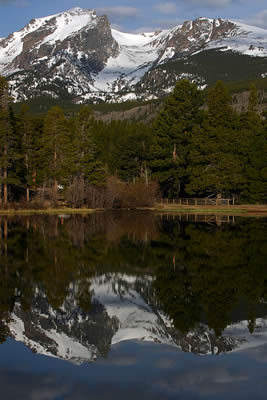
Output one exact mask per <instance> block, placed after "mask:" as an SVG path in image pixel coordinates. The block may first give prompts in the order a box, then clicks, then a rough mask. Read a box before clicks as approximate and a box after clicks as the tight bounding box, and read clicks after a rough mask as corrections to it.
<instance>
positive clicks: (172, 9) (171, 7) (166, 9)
mask: <svg viewBox="0 0 267 400" xmlns="http://www.w3.org/2000/svg"><path fill="white" fill-rule="evenodd" d="M154 9H155V10H157V11H159V12H160V13H161V14H166V15H171V14H175V13H176V11H177V7H176V4H174V3H169V2H167V3H159V4H156V5H155V6H154Z"/></svg>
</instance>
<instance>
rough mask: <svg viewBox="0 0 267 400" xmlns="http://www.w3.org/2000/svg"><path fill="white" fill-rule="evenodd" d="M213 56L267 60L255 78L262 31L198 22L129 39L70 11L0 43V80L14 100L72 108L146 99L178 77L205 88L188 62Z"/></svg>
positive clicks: (266, 38) (262, 51)
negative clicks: (58, 101) (59, 102)
mask: <svg viewBox="0 0 267 400" xmlns="http://www.w3.org/2000/svg"><path fill="white" fill-rule="evenodd" d="M211 51H213V52H215V53H214V54H216V55H217V54H218V53H219V52H224V53H225V54H230V53H235V54H238V55H240V56H243V57H248V58H257V59H261V60H266V63H263V65H262V66H261V68H260V69H259V70H257V71H256V72H255V75H257V77H260V76H263V75H264V74H266V73H267V31H266V30H263V29H260V28H256V27H251V26H246V25H244V24H240V23H237V22H234V21H230V20H223V19H220V18H218V19H208V18H198V19H196V20H194V21H186V22H184V23H183V24H182V25H179V26H176V27H174V28H172V29H169V30H163V31H157V32H151V33H143V34H130V33H123V32H119V31H117V30H115V29H112V27H111V25H110V23H109V21H108V18H107V17H106V16H97V15H96V13H95V12H94V11H93V10H87V9H81V8H74V9H71V10H68V11H65V12H62V13H59V14H56V15H52V16H49V17H44V18H39V19H34V20H32V21H30V23H29V24H28V25H27V26H25V27H24V28H23V29H21V30H20V31H19V32H14V33H12V34H11V35H9V36H8V37H7V38H4V39H0V74H2V75H4V76H6V77H7V78H8V79H9V82H10V86H11V91H12V95H13V96H14V98H15V100H16V101H22V100H27V99H29V98H32V97H36V96H44V95H46V96H51V97H53V98H68V99H70V100H72V101H74V102H84V101H94V102H99V101H109V102H116V101H125V100H132V99H146V100H148V99H152V98H157V97H159V96H162V95H164V94H166V93H168V92H169V91H170V90H172V88H173V85H174V83H175V81H176V80H177V79H179V78H181V77H187V78H190V79H191V80H194V81H196V82H197V83H198V84H199V85H200V86H202V87H205V85H207V83H208V82H207V77H206V75H205V70H204V68H201V69H200V70H196V71H195V70H193V71H192V68H191V64H192V62H194V60H195V58H194V57H197V56H199V54H204V56H206V54H209V53H207V52H211ZM181 62H182V64H183V68H182V69H181V65H180V64H181ZM177 63H178V64H177ZM179 63H180V64H179ZM177 65H178V66H179V68H178V67H177ZM170 69H171V71H170ZM255 77H256V76H255Z"/></svg>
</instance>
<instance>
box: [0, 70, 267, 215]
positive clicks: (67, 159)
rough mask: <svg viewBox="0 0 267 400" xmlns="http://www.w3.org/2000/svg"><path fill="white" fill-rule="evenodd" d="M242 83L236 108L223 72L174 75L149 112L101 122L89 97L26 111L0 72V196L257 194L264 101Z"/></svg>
mask: <svg viewBox="0 0 267 400" xmlns="http://www.w3.org/2000/svg"><path fill="white" fill-rule="evenodd" d="M257 103H258V92H257V89H256V88H255V87H253V86H252V87H251V90H250V96H249V105H248V108H247V109H246V110H244V111H243V112H242V113H237V112H236V111H234V109H233V107H232V97H231V95H230V94H229V92H228V89H227V87H226V86H225V85H224V83H223V82H222V81H218V82H217V84H216V85H215V86H214V87H212V88H211V89H209V90H208V92H206V91H201V90H199V89H198V87H197V85H196V84H194V83H191V82H189V81H188V80H180V81H178V82H177V84H176V87H175V89H174V90H173V92H172V93H171V94H170V95H169V96H168V97H167V98H166V100H165V102H164V104H163V105H162V108H161V110H160V112H159V113H158V115H157V116H156V117H155V119H154V120H153V121H151V122H149V123H143V122H133V121H112V122H103V121H102V120H100V119H97V118H96V117H95V116H94V114H93V112H92V110H91V108H90V106H88V105H86V106H83V107H81V108H80V109H79V111H77V112H76V113H64V111H63V110H62V109H61V108H60V107H58V106H54V107H52V108H51V109H50V110H49V111H48V112H47V113H46V114H45V115H38V116H37V115H35V114H32V113H31V111H30V109H29V107H28V106H27V105H21V106H20V107H19V109H18V108H17V107H16V111H15V107H14V104H13V101H12V98H11V97H10V95H9V88H8V82H7V81H6V80H5V78H3V77H0V203H1V206H2V207H11V204H12V206H14V204H18V205H19V206H22V205H24V206H25V207H28V206H29V207H32V208H34V207H36V208H40V207H50V206H57V205H68V206H70V207H77V208H79V207H91V208H113V207H127V208H131V207H137V206H150V205H152V204H153V203H154V202H155V201H156V199H157V198H158V197H159V196H161V197H164V198H170V199H174V198H179V197H207V196H218V195H220V196H222V197H225V198H235V199H237V200H238V201H239V202H240V203H265V202H266V194H267V110H266V111H264V112H263V113H262V114H259V113H258V112H257Z"/></svg>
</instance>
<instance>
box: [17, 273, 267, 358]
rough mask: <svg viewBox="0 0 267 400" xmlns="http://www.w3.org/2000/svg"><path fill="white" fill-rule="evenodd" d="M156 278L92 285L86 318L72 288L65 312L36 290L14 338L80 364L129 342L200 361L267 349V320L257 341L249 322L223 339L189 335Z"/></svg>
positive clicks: (108, 278)
mask: <svg viewBox="0 0 267 400" xmlns="http://www.w3.org/2000/svg"><path fill="white" fill-rule="evenodd" d="M152 281H153V278H152V277H149V276H146V277H136V276H130V275H125V274H114V273H110V274H105V275H100V276H96V277H95V278H94V279H93V281H92V285H91V294H92V304H91V308H90V310H89V311H87V312H85V311H83V310H81V308H80V307H79V306H78V305H77V302H76V300H75V298H76V294H77V293H76V291H77V287H76V286H75V285H71V286H70V288H69V294H68V296H67V297H66V299H65V301H64V303H63V305H62V306H61V307H60V308H53V307H51V306H50V305H49V303H48V301H47V299H46V297H45V295H44V293H43V292H42V291H41V290H40V289H39V290H38V289H36V291H35V295H34V299H33V304H32V307H31V311H23V309H22V307H21V305H20V304H19V303H17V304H16V305H15V308H14V310H13V313H12V315H11V319H12V321H11V323H10V324H9V329H10V332H11V336H12V337H13V338H14V339H15V340H17V341H20V342H23V343H24V344H25V345H26V346H28V347H29V348H30V349H32V351H34V352H37V353H38V354H43V355H46V356H50V357H56V358H60V359H63V360H66V361H70V362H73V363H75V364H81V363H84V362H93V361H95V360H96V359H97V358H98V357H100V356H102V357H105V356H107V355H108V352H109V350H110V348H111V346H112V345H114V344H117V343H119V342H121V341H125V340H139V341H148V342H156V343H162V344H167V345H170V346H174V347H175V348H177V349H179V350H181V351H185V352H192V353H195V354H199V355H207V354H219V353H222V352H229V351H238V350H246V349H248V348H253V347H257V346H259V345H262V344H264V343H266V341H267V336H266V328H267V319H266V318H259V319H257V320H256V329H255V332H254V334H253V335H251V334H250V333H249V331H248V321H242V322H235V323H233V324H232V325H229V326H228V327H227V328H226V330H225V331H224V333H223V335H222V336H221V337H219V338H218V337H216V335H215V333H214V332H213V331H212V330H210V329H209V328H208V326H206V325H205V324H200V325H199V326H198V327H196V328H195V329H194V330H192V331H190V332H189V333H188V334H186V335H184V334H182V333H180V332H178V331H177V330H176V329H175V328H174V327H173V325H172V321H171V320H170V319H169V317H168V316H167V315H166V314H164V312H162V310H161V309H160V307H159V305H158V304H157V300H156V299H155V298H154V295H153V290H152V287H151V286H152Z"/></svg>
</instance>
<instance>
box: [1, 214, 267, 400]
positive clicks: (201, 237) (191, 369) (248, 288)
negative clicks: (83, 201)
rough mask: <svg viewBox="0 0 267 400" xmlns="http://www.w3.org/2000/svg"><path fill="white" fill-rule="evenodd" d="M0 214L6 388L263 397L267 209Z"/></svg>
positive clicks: (29, 395) (45, 395)
mask: <svg viewBox="0 0 267 400" xmlns="http://www.w3.org/2000/svg"><path fill="white" fill-rule="evenodd" d="M199 219H200V221H199ZM0 225H1V231H0V235H1V253H0V254H1V259H0V342H1V343H2V344H1V345H0V385H1V400H2V399H3V400H5V399H8V400H9V399H10V400H13V399H29V400H30V399H31V400H63V399H64V400H70V399H75V400H83V399H103V400H105V399H125V398H127V399H128V400H131V399H148V400H149V399H156V400H157V399H190V400H191V399H226V398H227V399H241V398H242V399H266V396H267V395H266V393H267V262H266V260H267V245H266V244H267V243H266V242H267V219H265V218H241V217H236V218H233V217H217V218H215V217H212V216H207V217H198V218H197V217H195V216H166V215H165V216H160V215H159V216H154V215H153V214H150V213H134V212H128V213H102V214H100V213H99V214H93V215H89V216H77V215H76V216H66V215H61V216H34V217H14V218H8V219H7V218H4V217H2V218H1V224H0Z"/></svg>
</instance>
